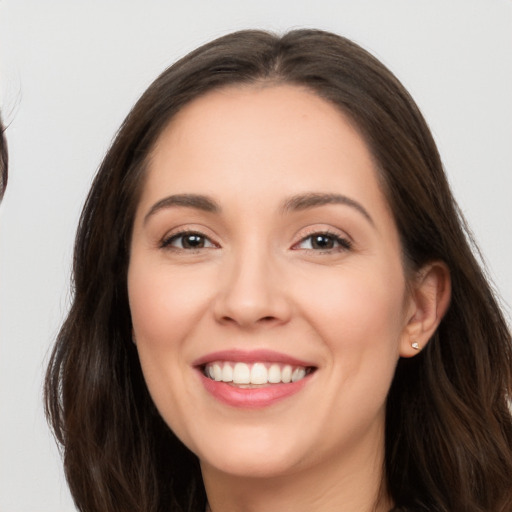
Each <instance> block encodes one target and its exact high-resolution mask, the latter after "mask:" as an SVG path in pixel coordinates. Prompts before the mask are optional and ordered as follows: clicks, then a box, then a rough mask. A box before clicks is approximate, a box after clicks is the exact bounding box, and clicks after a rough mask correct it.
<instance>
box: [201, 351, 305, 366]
mask: <svg viewBox="0 0 512 512" xmlns="http://www.w3.org/2000/svg"><path fill="white" fill-rule="evenodd" d="M214 361H232V362H235V363H236V362H241V363H257V362H269V363H282V364H289V365H292V366H304V367H314V366H315V365H314V364H312V363H311V362H308V361H304V360H302V359H298V358H296V357H292V356H289V355H288V354H283V353H281V352H275V351H273V350H264V349H258V350H240V349H231V350H220V351H218V352H210V353H209V354H205V355H204V356H201V357H199V358H198V359H196V360H195V361H194V362H193V363H192V364H193V366H204V365H206V364H208V363H213V362H214Z"/></svg>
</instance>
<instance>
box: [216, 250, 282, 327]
mask: <svg viewBox="0 0 512 512" xmlns="http://www.w3.org/2000/svg"><path fill="white" fill-rule="evenodd" d="M220 281H221V286H220V288H219V290H218V293H217V295H216V298H215V303H214V307H213V309H214V315H215V318H216V320H217V321H218V322H220V323H222V324H228V325H229V324H231V325H237V326H238V327H241V328H244V329H254V328H257V327H263V326H272V325H280V324H285V323H287V322H288V321H289V320H290V317H291V313H292V306H291V301H290V299H289V297H288V295H287V292H286V286H285V282H284V281H285V280H284V279H283V272H282V271H280V270H279V268H278V265H277V263H276V262H275V258H272V256H271V255H269V254H268V253H265V252H263V251H258V252H255V251H244V252H243V253H242V254H240V255H238V256H233V257H232V258H230V260H229V262H226V264H225V265H224V266H223V268H222V276H221V278H220Z"/></svg>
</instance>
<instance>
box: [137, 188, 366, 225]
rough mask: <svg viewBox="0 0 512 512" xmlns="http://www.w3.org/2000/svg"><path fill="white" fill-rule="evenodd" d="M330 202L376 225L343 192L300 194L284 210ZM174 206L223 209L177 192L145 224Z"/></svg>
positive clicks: (210, 201)
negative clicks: (351, 209)
mask: <svg viewBox="0 0 512 512" xmlns="http://www.w3.org/2000/svg"><path fill="white" fill-rule="evenodd" d="M328 204H341V205H345V206H350V207H351V208H354V209H355V210H357V211H358V212H359V213H361V214H362V215H363V216H364V217H365V218H366V220H368V221H369V222H370V224H372V226H373V225H375V224H374V222H373V219H372V217H371V216H370V214H369V213H368V211H367V210H366V209H365V208H364V207H363V205H361V204H360V203H358V202H357V201H355V200H354V199H350V197H347V196H344V195H342V194H324V193H318V192H310V193H307V194H299V195H296V196H292V197H291V198H289V199H287V200H286V201H285V202H284V203H283V206H282V211H283V212H284V213H287V212H292V211H302V210H308V209H310V208H317V207H319V206H324V205H328ZM172 207H185V208H194V209H197V210H202V211H204V212H208V213H220V211H221V208H220V206H219V204H218V203H217V202H215V201H214V200H213V199H212V198H211V197H208V196H205V195H200V194H175V195H171V196H168V197H164V198H163V199H161V200H160V201H158V202H156V203H155V204H154V205H153V206H152V207H151V209H150V210H149V212H148V213H147V214H146V215H145V217H144V224H146V222H147V221H148V219H149V217H151V216H152V215H154V214H155V213H157V212H158V211H160V210H163V209H166V208H172Z"/></svg>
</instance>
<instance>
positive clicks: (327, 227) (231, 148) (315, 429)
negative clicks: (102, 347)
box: [128, 85, 449, 512]
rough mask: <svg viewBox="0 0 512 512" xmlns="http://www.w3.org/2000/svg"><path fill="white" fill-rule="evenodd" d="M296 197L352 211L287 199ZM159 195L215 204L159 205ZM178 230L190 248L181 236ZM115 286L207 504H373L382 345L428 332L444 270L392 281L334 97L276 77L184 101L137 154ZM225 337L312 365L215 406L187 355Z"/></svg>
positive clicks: (371, 202)
mask: <svg viewBox="0 0 512 512" xmlns="http://www.w3.org/2000/svg"><path fill="white" fill-rule="evenodd" d="M311 193H315V194H333V193H336V194H340V195H343V196H344V197H345V198H348V199H349V200H350V201H353V202H354V203H357V205H358V206H355V205H354V204H353V203H350V201H349V202H348V203H350V204H348V203H347V201H345V204H343V203H332V204H322V205H316V206H311V205H309V207H305V208H300V209H297V208H294V207H293V206H291V205H290V198H293V197H295V196H297V195H302V194H311ZM176 194H200V195H204V196H208V197H209V198H211V199H212V200H213V201H215V203H216V204H217V206H218V210H219V211H205V210H203V209H202V208H198V207H196V206H191V205H183V204H181V205H176V204H174V205H171V204H165V199H166V198H168V197H169V196H173V195H176ZM162 200H164V203H162ZM287 201H288V208H283V205H284V204H285V203H286V202H287ZM167 203H169V201H167ZM295 206H296V205H295ZM365 212H366V213H365ZM183 231H193V232H194V233H200V234H201V237H202V238H201V237H200V238H199V240H200V242H201V243H200V245H201V244H203V247H199V248H195V249H194V248H192V249H191V248H187V246H184V245H183V242H184V239H183V238H180V237H179V233H181V232H183ZM314 233H327V239H324V240H326V241H327V242H328V248H327V249H321V248H320V249H319V248H318V246H313V245H312V239H311V235H312V234H314ZM173 237H174V238H173ZM336 237H340V238H341V239H343V240H348V241H349V243H350V248H347V247H345V245H344V242H343V243H339V242H338V241H336ZM169 240H170V241H171V242H169ZM166 243H167V245H165V244H166ZM329 244H330V245H329ZM164 245H165V246H164ZM128 290H129V300H130V308H131V313H132V320H133V332H134V340H135V342H136V344H137V349H138V352H139V356H140V362H141V365H142V369H143V372H144V376H145V379H146V383H147V385H148V389H149V391H150V393H151V396H152V398H153V400H154V402H155V404H156V406H157V408H158V409H159V411H160V413H161V415H162V417H163V418H164V420H165V421H166V422H167V424H168V425H169V427H170V428H171V429H172V430H173V431H174V432H175V433H176V435H177V436H178V437H179V438H180V439H181V440H182V441H183V442H184V443H185V444H186V445H187V446H188V447H189V448H190V449H191V450H192V451H193V452H194V453H196V454H197V455H198V457H199V459H200V461H201V468H202V471H203V478H204V481H205V486H206V490H207V494H208V500H209V503H210V506H211V509H212V510H213V512H221V511H230V512H235V511H242V510H243V511H250V512H258V511H263V510H264V511H265V512H274V511H276V512H277V511H282V510H294V511H298V512H301V511H304V512H306V511H310V510H316V511H332V510H343V511H345V512H350V511H354V512H355V511H357V512H361V511H370V510H378V511H385V510H389V508H390V506H391V503H390V500H389V498H388V497H387V494H386V490H385V488H384V487H383V486H382V481H383V474H382V468H383V460H384V441H383V436H384V419H385V402H386V394H387V392H388V389H389V387H390V384H391V380H392V377H393V373H394V370H395V366H396V363H397V361H398V359H399V357H400V356H403V357H411V356H413V355H414V354H415V353H417V351H416V350H414V349H413V348H412V347H411V343H412V342H414V341H416V342H418V343H419V345H420V346H421V347H423V346H424V344H425V343H427V340H428V338H429V337H430V335H431V334H432V333H433V331H434V330H435V328H436V326H437V324H438V322H439V319H440V318H441V316H442V314H443V312H444V310H445V308H446V306H447V303H448V298H449V278H448V276H447V271H446V269H445V268H444V267H443V265H442V264H438V263H435V264H432V265H430V266H429V267H428V268H425V269H422V271H421V272H418V274H417V275H415V277H414V279H413V280H412V281H409V282H408V281H407V280H406V278H405V275H404V269H403V262H402V256H401V248H400V241H399V236H398V232H397V228H396V225H395V222H394V220H393V217H392V215H391V212H390V210H389V207H388V204H387V202H386V199H385V197H384V195H383V193H382V191H381V189H380V188H379V185H378V181H377V177H376V169H375V164H374V162H373V159H372V156H371V154H370V153H369V150H368V148H367V146H366V144H365V142H364V141H363V139H362V138H361V136H360V135H359V133H358V132H357V130H356V129H355V128H354V127H353V126H352V125H351V123H350V122H349V121H348V119H347V117H346V116H344V115H343V114H342V113H341V112H340V111H339V110H338V109H336V108H335V107H334V106H332V105H331V104H330V103H327V102H326V101H325V100H323V99H321V98H319V97H317V96H316V95H314V94H312V93H311V92H309V91H307V90H304V89H302V88H299V87H295V86H287V85H286V86H284V85H283V86H276V85H273V86H266V87H264V86H257V87H256V86H251V87H232V88H226V89H222V90H220V91H215V92H211V93H208V94H207V95H205V96H203V97H201V98H199V99H197V100H195V101H193V102H192V103H190V104H189V105H187V106H186V107H185V108H184V109H183V110H182V111H181V112H180V113H179V114H178V115H177V116H175V117H174V119H173V120H172V121H171V123H170V124H169V126H168V127H167V128H166V129H165V130H164V132H163V133H162V135H161V136H160V138H159V140H158V142H157V144H156V146H155V148H154V151H153V152H152V155H151V159H150V165H149V169H148V174H147V180H146V182H145V184H144V188H143V191H142V196H141V200H140V203H139V205H138V209H137V212H136V218H135V223H134V228H133V238H132V245H131V259H130V265H129V271H128ZM227 349H239V350H253V349H268V350H274V351H278V352H280V353H283V354H287V355H290V356H293V357H295V358H299V359H301V360H304V361H307V362H309V363H310V364H312V365H313V366H314V367H315V368H316V371H315V372H314V373H313V374H312V375H310V376H309V377H308V379H307V383H306V384H305V385H304V387H303V388H302V389H301V390H300V391H299V392H298V393H296V394H294V395H292V396H290V397H288V398H285V399H284V400H281V401H279V402H276V403H274V404H272V405H270V406H268V407H263V408H257V409H251V408H240V407H232V406H229V405H226V404H224V403H222V402H220V401H218V400H217V399H215V398H214V397H212V395H211V394H209V393H208V392H207V391H206V390H205V388H204V386H203V385H202V382H201V377H200V375H199V373H198V371H197V369H196V368H194V364H193V363H194V361H196V360H197V359H198V358H200V357H203V356H204V355H205V354H208V353H211V352H214V351H218V350H227Z"/></svg>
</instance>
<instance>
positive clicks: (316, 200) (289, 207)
mask: <svg viewBox="0 0 512 512" xmlns="http://www.w3.org/2000/svg"><path fill="white" fill-rule="evenodd" d="M328 204H342V205H345V206H350V207H351V208H354V209H355V210H357V211H358V212H359V213H360V214H362V215H363V217H365V218H366V220H368V222H370V224H371V225H372V226H374V225H375V223H374V222H373V219H372V217H371V215H370V214H369V213H368V211H367V210H366V209H365V208H364V206H363V205H362V204H360V203H358V202H357V201H355V200H354V199H350V197H347V196H344V195H342V194H323V193H316V192H312V193H308V194H300V195H296V196H293V197H291V198H290V199H288V200H287V201H285V203H284V205H283V211H284V212H289V211H301V210H308V209H309V208H316V207H319V206H324V205H328Z"/></svg>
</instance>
